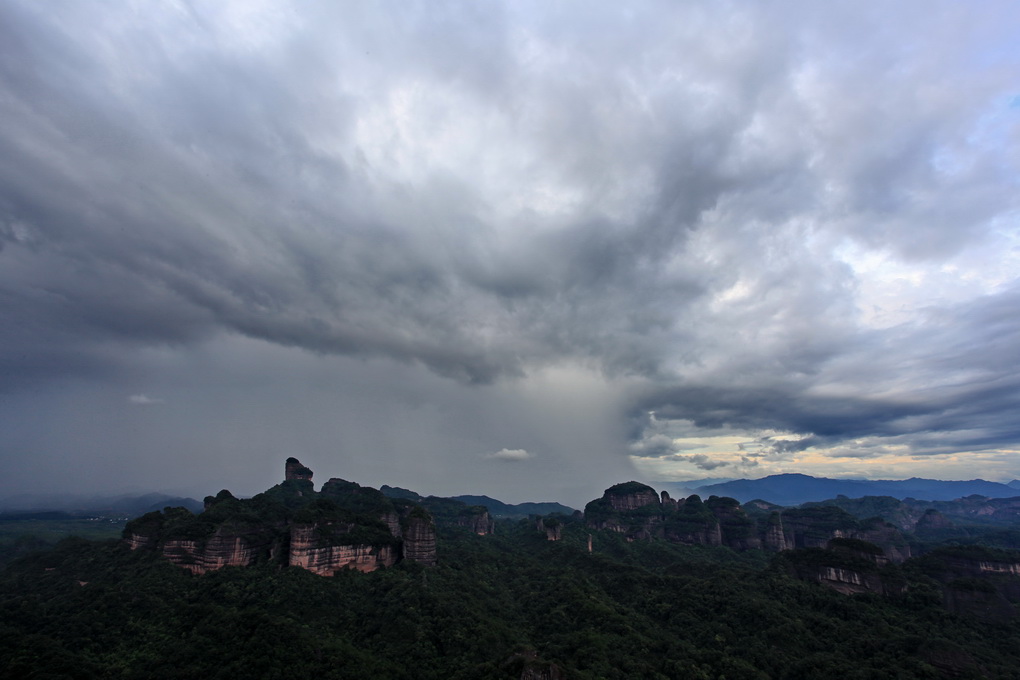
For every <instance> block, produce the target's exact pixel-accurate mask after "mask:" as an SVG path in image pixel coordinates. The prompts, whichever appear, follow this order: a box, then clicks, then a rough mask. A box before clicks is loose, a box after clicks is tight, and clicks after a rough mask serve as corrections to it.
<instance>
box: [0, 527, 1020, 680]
mask: <svg viewBox="0 0 1020 680" xmlns="http://www.w3.org/2000/svg"><path fill="white" fill-rule="evenodd" d="M562 529H563V532H562V535H563V540H561V541H556V542H550V541H547V540H546V538H545V534H543V533H539V532H536V531H535V524H534V522H528V521H523V522H520V523H512V522H503V523H501V524H500V525H499V526H498V528H497V530H496V534H495V535H492V536H476V535H474V534H471V533H468V532H466V531H457V530H452V529H451V530H445V531H444V532H443V533H442V534H441V535H440V541H441V547H440V551H441V552H440V555H441V563H440V564H439V565H438V566H437V567H433V568H425V567H422V566H420V565H415V564H405V565H400V566H397V567H394V568H391V569H385V570H380V571H377V572H373V573H371V574H361V573H354V572H341V573H339V574H338V575H337V576H335V577H333V578H323V577H319V576H316V575H314V574H311V573H309V572H306V571H303V570H301V569H293V568H279V567H278V566H276V565H268V564H267V565H263V566H258V567H250V568H225V569H222V570H220V571H218V572H213V573H209V574H206V575H204V576H193V575H191V574H190V573H188V572H186V571H184V570H183V569H180V568H178V567H175V566H173V565H171V564H169V563H167V562H165V561H163V560H161V559H160V558H158V557H157V556H156V555H155V554H153V553H145V552H143V551H139V552H136V553H131V552H130V551H128V550H126V549H125V548H124V547H123V545H121V544H120V543H118V542H106V543H90V542H85V541H80V540H74V539H71V540H68V541H65V542H64V543H62V544H61V545H60V546H58V547H57V548H56V549H54V550H52V551H49V552H45V553H40V554H37V555H33V556H31V557H29V558H25V559H22V560H20V561H18V562H16V563H15V564H14V565H12V566H11V567H10V568H8V569H7V570H6V571H5V572H4V573H3V575H2V577H0V672H2V674H3V676H4V677H12V678H13V677H17V678H33V677H38V678H44V677H45V678H58V677H62V678H164V677H165V678H196V679H198V678H201V679H202V680H208V679H209V678H236V677H254V678H296V677H314V678H320V679H322V678H398V679H399V678H408V679H412V678H465V679H466V678H503V677H505V678H517V677H520V676H521V673H522V668H524V667H525V666H529V667H533V668H539V669H541V668H550V667H553V666H555V667H556V668H557V669H559V671H560V672H561V674H562V677H565V678H712V679H715V678H727V679H735V678H748V679H751V678H754V679H758V678H761V679H765V678H791V679H792V678H829V677H832V678H861V679H863V678H897V677H898V678H941V677H962V678H981V677H990V678H1016V677H1017V676H1018V669H1020V627H1018V623H1017V620H1016V619H1004V620H1003V619H1000V620H997V621H995V622H990V621H985V620H983V619H982V618H981V617H979V616H961V615H955V614H951V613H949V612H948V611H947V610H946V609H945V607H944V606H943V601H942V590H940V585H939V583H938V582H937V581H935V580H934V579H932V578H931V577H930V576H929V575H928V574H927V572H926V571H925V570H924V569H920V568H919V569H914V570H913V571H911V570H909V569H907V570H905V571H906V573H907V576H908V578H909V579H910V580H911V581H910V588H909V589H908V591H907V592H906V593H905V594H903V595H902V596H898V597H881V596H872V595H867V596H853V597H848V596H844V595H840V594H839V593H835V592H832V591H830V590H828V589H825V588H823V587H822V586H819V585H817V584H811V583H805V582H802V581H799V580H796V579H795V578H793V577H792V576H791V575H790V569H788V566H789V565H788V564H787V563H786V562H785V560H784V557H783V556H779V557H777V558H774V559H770V558H769V557H768V556H766V555H765V554H764V553H761V552H757V551H750V552H748V553H735V552H733V551H730V550H728V549H725V548H704V547H697V546H695V547H685V546H677V545H671V544H667V543H664V542H658V541H648V542H634V543H628V542H626V541H625V540H623V539H622V538H621V537H620V536H618V535H613V534H609V533H601V532H595V533H594V552H593V553H591V554H589V553H588V550H587V538H588V533H589V532H588V531H587V530H586V529H584V528H583V526H581V525H580V524H578V523H576V522H572V521H570V520H569V519H567V518H564V524H563V527H562Z"/></svg>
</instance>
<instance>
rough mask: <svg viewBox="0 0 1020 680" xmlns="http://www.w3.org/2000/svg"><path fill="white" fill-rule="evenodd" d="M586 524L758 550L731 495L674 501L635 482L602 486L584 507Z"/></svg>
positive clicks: (643, 536) (752, 526) (639, 536)
mask: <svg viewBox="0 0 1020 680" xmlns="http://www.w3.org/2000/svg"><path fill="white" fill-rule="evenodd" d="M584 519H585V523H586V525H587V526H588V527H589V528H591V529H603V530H608V531H614V532H617V533H622V534H624V535H625V536H626V538H627V540H647V539H650V538H663V539H665V540H667V541H671V542H673V543H688V544H695V545H725V546H728V547H731V548H734V549H736V550H754V549H758V548H761V546H762V537H761V535H760V532H759V529H758V526H757V524H756V523H755V522H754V520H752V519H751V518H750V517H748V515H747V513H746V512H744V510H743V508H741V507H740V504H739V503H738V502H737V501H735V500H734V499H732V498H724V497H718V496H712V497H710V498H709V499H708V500H707V501H702V500H701V497H700V496H697V495H691V496H689V497H687V498H686V499H680V500H673V499H672V498H670V496H669V494H668V493H666V492H665V491H663V492H662V494H661V495H660V494H656V493H655V491H654V489H652V488H651V487H649V486H646V485H644V484H641V483H639V482H626V483H624V484H617V485H616V486H613V487H610V488H608V489H606V492H605V494H603V496H602V498H599V499H596V500H594V501H592V502H590V503H588V505H587V506H585V509H584Z"/></svg>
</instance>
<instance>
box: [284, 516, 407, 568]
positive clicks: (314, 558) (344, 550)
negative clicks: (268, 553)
mask: <svg viewBox="0 0 1020 680" xmlns="http://www.w3.org/2000/svg"><path fill="white" fill-rule="evenodd" d="M356 528H357V527H356V526H355V525H342V526H336V525H328V526H319V525H315V524H309V525H295V526H292V527H291V529H290V554H289V558H288V564H289V565H290V566H292V567H301V568H302V569H307V570H308V571H311V572H313V573H316V574H319V575H320V576H332V575H333V574H335V573H336V572H337V571H340V570H341V569H356V570H357V571H363V572H369V571H375V570H376V569H379V568H381V567H390V566H393V565H394V564H396V563H397V549H396V547H395V545H393V544H382V545H369V544H357V543H345V542H342V541H337V540H336V539H335V538H333V537H334V536H336V535H337V533H339V534H340V535H343V534H350V532H352V531H354V530H355V529H356Z"/></svg>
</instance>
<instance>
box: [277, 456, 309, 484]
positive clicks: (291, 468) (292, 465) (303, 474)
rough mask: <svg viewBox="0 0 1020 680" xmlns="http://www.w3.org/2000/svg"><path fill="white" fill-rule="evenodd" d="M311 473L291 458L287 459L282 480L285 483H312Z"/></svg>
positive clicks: (299, 462) (295, 459)
mask: <svg viewBox="0 0 1020 680" xmlns="http://www.w3.org/2000/svg"><path fill="white" fill-rule="evenodd" d="M312 474H313V473H312V471H311V469H310V468H307V467H305V466H304V465H302V464H301V461H299V460H298V459H297V458H294V457H291V458H288V459H287V463H286V465H285V466H284V480H285V481H288V482H290V481H304V482H310V481H312Z"/></svg>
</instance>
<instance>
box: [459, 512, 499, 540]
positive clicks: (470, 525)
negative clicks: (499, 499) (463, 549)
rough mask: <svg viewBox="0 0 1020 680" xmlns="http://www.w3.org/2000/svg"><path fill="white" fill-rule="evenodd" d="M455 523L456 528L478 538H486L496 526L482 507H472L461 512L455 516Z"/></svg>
mask: <svg viewBox="0 0 1020 680" xmlns="http://www.w3.org/2000/svg"><path fill="white" fill-rule="evenodd" d="M456 522H457V526H459V527H463V528H465V529H467V530H468V531H470V532H471V533H473V534H478V535H479V536H488V535H489V534H491V533H492V532H493V530H494V528H495V526H496V522H495V521H494V520H493V519H492V517H491V516H490V515H489V511H488V510H487V509H486V508H485V506H484V505H472V506H468V507H467V508H465V509H463V510H461V511H460V512H459V513H458V515H457V520H456Z"/></svg>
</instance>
